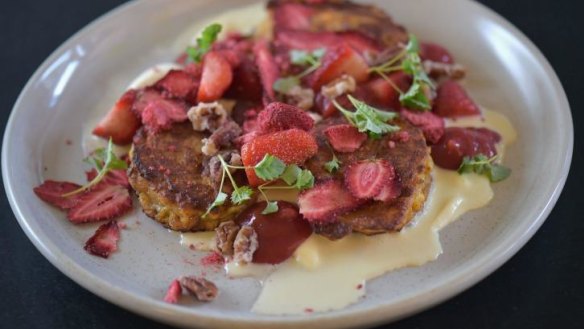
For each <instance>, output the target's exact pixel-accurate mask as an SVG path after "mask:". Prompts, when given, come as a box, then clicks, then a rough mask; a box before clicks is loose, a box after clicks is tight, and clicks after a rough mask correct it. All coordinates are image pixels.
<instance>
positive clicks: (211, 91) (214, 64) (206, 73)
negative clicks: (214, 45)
mask: <svg viewBox="0 0 584 329" xmlns="http://www.w3.org/2000/svg"><path fill="white" fill-rule="evenodd" d="M232 81H233V69H232V67H231V65H230V64H229V61H228V60H227V59H226V58H225V57H224V56H223V55H222V54H221V53H220V52H217V51H211V52H208V53H207V54H206V55H205V57H204V59H203V75H202V76H201V85H200V87H199V93H198V97H197V99H198V100H199V102H205V103H209V102H213V101H216V100H218V99H219V98H221V96H223V93H225V91H226V90H227V89H228V88H229V86H230V85H231V82H232Z"/></svg>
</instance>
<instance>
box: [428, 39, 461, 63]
mask: <svg viewBox="0 0 584 329" xmlns="http://www.w3.org/2000/svg"><path fill="white" fill-rule="evenodd" d="M420 57H421V58H422V60H429V61H433V62H438V63H445V64H454V57H452V55H451V54H450V52H449V51H448V50H446V48H444V47H442V46H440V45H438V44H435V43H430V42H422V43H421V44H420Z"/></svg>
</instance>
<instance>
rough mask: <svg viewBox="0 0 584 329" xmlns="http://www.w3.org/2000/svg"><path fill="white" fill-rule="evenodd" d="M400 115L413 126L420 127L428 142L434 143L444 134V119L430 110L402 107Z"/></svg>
mask: <svg viewBox="0 0 584 329" xmlns="http://www.w3.org/2000/svg"><path fill="white" fill-rule="evenodd" d="M400 115H401V116H402V117H403V118H405V119H406V120H408V121H409V122H410V123H411V124H413V125H414V126H416V127H418V128H420V129H422V131H423V132H424V137H426V141H427V142H428V144H436V143H437V142H438V141H439V140H440V138H441V137H442V135H444V119H442V118H441V117H439V116H437V115H436V114H434V113H432V112H420V111H415V112H414V111H410V110H407V109H402V110H401V111H400Z"/></svg>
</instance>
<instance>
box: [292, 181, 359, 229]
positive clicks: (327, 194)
mask: <svg viewBox="0 0 584 329" xmlns="http://www.w3.org/2000/svg"><path fill="white" fill-rule="evenodd" d="M362 204H363V201H361V200H359V199H357V198H355V197H354V196H353V195H352V194H351V193H349V191H347V189H346V188H345V187H344V186H343V184H342V183H341V182H339V181H337V180H328V181H324V182H320V183H317V184H316V185H315V186H314V187H313V188H311V189H310V190H306V191H304V192H302V193H301V194H300V195H299V196H298V207H299V208H300V213H301V214H302V216H303V217H304V218H305V219H306V220H308V221H309V222H332V221H334V220H335V219H336V217H337V216H338V215H342V214H344V213H347V212H349V211H351V210H354V209H357V208H358V207H359V206H360V205H362Z"/></svg>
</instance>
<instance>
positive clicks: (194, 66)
mask: <svg viewBox="0 0 584 329" xmlns="http://www.w3.org/2000/svg"><path fill="white" fill-rule="evenodd" d="M184 71H185V72H187V73H188V74H190V75H191V76H193V77H194V78H195V79H197V80H200V79H201V76H202V75H203V64H201V63H196V62H192V63H188V64H187V65H186V66H185V69H184Z"/></svg>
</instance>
